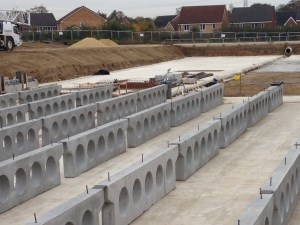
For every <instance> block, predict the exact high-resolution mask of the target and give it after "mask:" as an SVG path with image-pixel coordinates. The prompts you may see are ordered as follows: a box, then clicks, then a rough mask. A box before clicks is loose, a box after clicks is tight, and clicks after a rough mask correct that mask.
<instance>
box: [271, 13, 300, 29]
mask: <svg viewBox="0 0 300 225" xmlns="http://www.w3.org/2000/svg"><path fill="white" fill-rule="evenodd" d="M276 18H277V25H278V26H284V25H285V24H286V22H287V21H288V20H289V19H290V18H292V19H293V20H294V21H297V20H298V21H299V20H300V10H294V11H282V12H276Z"/></svg>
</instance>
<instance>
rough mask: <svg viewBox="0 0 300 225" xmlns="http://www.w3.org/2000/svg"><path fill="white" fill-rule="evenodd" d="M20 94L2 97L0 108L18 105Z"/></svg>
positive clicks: (9, 94) (8, 94)
mask: <svg viewBox="0 0 300 225" xmlns="http://www.w3.org/2000/svg"><path fill="white" fill-rule="evenodd" d="M18 98H19V96H18V93H7V94H3V95H0V108H7V107H10V106H14V105H16V104H17V100H18Z"/></svg>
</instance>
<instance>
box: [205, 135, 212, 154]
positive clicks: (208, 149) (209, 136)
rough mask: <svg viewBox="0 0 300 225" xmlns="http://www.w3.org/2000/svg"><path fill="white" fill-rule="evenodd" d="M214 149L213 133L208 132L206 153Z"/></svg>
mask: <svg viewBox="0 0 300 225" xmlns="http://www.w3.org/2000/svg"><path fill="white" fill-rule="evenodd" d="M211 150H212V135H211V133H209V134H208V137H207V150H206V153H207V154H209V153H210V152H211Z"/></svg>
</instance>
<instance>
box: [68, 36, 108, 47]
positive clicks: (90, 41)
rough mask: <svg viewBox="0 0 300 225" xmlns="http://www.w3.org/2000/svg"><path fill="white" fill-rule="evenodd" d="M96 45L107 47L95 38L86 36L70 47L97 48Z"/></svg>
mask: <svg viewBox="0 0 300 225" xmlns="http://www.w3.org/2000/svg"><path fill="white" fill-rule="evenodd" d="M95 47H107V45H105V44H103V43H102V42H100V41H98V40H96V39H95V38H85V39H83V40H81V41H78V42H77V43H75V44H73V45H71V46H70V47H69V48H95Z"/></svg>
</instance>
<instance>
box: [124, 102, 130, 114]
mask: <svg viewBox="0 0 300 225" xmlns="http://www.w3.org/2000/svg"><path fill="white" fill-rule="evenodd" d="M124 112H125V114H126V115H127V114H128V112H129V103H128V101H125V103H124Z"/></svg>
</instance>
